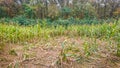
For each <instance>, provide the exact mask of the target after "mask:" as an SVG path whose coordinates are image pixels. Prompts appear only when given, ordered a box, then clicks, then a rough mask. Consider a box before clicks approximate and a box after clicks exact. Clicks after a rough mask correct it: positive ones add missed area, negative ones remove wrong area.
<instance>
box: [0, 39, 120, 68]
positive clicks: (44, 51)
mask: <svg viewBox="0 0 120 68" xmlns="http://www.w3.org/2000/svg"><path fill="white" fill-rule="evenodd" d="M64 41H66V44H65V46H68V45H75V47H73V49H72V51H75V52H74V53H73V52H71V51H70V52H69V53H71V54H75V55H77V57H76V56H75V57H72V56H69V57H67V60H66V61H63V60H61V52H62V46H61V45H62V43H63V42H64ZM86 41H87V42H90V43H91V44H92V42H93V43H94V41H93V40H90V39H88V38H84V39H83V38H72V37H71V38H70V37H56V38H51V39H48V40H44V41H43V40H39V41H35V40H33V41H31V42H25V43H21V44H5V47H4V49H3V50H2V51H1V52H0V68H120V58H119V57H117V56H116V55H115V52H116V49H115V48H116V47H115V45H116V44H115V43H114V42H111V44H110V43H108V42H107V41H102V40H97V44H98V48H97V49H98V50H97V51H96V52H93V53H92V54H91V55H90V56H88V57H86V56H85V53H84V48H83V47H84V46H83V45H84V43H85V42H86ZM74 49H77V50H78V51H76V50H74Z"/></svg>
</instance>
